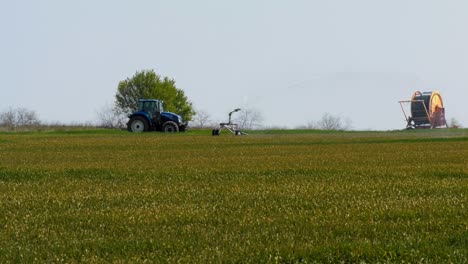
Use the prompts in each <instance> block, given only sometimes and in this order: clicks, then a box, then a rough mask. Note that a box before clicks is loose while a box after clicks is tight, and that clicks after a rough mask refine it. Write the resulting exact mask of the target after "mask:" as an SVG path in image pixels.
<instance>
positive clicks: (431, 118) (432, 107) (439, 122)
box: [399, 91, 447, 129]
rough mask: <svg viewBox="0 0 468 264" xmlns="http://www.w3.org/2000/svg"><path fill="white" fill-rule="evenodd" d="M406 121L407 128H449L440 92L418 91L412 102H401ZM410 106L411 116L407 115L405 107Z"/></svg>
mask: <svg viewBox="0 0 468 264" xmlns="http://www.w3.org/2000/svg"><path fill="white" fill-rule="evenodd" d="M399 103H400V106H401V110H403V114H404V115H405V119H406V122H407V123H406V128H408V129H411V128H438V127H447V122H446V120H445V108H444V103H443V101H442V96H441V95H440V93H439V91H433V92H420V91H416V92H415V93H414V94H413V96H412V97H411V100H409V101H399ZM408 104H409V105H410V113H411V115H407V113H406V111H405V106H406V108H407V105H408Z"/></svg>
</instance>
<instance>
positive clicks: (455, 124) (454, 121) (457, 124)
mask: <svg viewBox="0 0 468 264" xmlns="http://www.w3.org/2000/svg"><path fill="white" fill-rule="evenodd" d="M448 127H450V128H462V127H463V126H462V125H461V124H460V122H458V120H457V119H456V118H455V117H452V118H451V119H450V121H449V122H448Z"/></svg>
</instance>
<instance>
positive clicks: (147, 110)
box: [127, 99, 187, 132]
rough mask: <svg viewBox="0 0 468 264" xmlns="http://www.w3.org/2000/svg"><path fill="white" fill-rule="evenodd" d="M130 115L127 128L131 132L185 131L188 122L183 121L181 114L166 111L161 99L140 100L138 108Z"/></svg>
mask: <svg viewBox="0 0 468 264" xmlns="http://www.w3.org/2000/svg"><path fill="white" fill-rule="evenodd" d="M128 117H129V118H130V120H129V121H128V123H127V129H128V131H130V132H146V131H162V132H183V131H185V130H186V128H187V122H183V120H182V117H181V116H179V115H176V114H174V113H171V112H164V110H163V102H162V101H160V100H154V99H142V100H138V110H137V111H136V112H135V113H133V114H131V115H129V116H128Z"/></svg>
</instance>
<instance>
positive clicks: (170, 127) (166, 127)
mask: <svg viewBox="0 0 468 264" xmlns="http://www.w3.org/2000/svg"><path fill="white" fill-rule="evenodd" d="M162 131H163V132H166V133H175V132H179V126H178V125H177V124H176V123H175V122H172V121H167V122H166V123H164V124H163V127H162Z"/></svg>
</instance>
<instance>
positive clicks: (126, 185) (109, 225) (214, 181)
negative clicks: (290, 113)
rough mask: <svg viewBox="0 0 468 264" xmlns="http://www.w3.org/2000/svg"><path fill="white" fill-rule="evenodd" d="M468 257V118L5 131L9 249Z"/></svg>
mask: <svg viewBox="0 0 468 264" xmlns="http://www.w3.org/2000/svg"><path fill="white" fill-rule="evenodd" d="M145 260H149V261H151V262H182V263H191V262H196V263H206V262H242V263H244V262H251V263H259V262H260V263H263V262H293V263H294V262H299V263H300V262H303V263H314V262H319V263H322V262H325V263H328V262H331V263H339V262H369V263H376V262H391V263H394V262H398V263H399V262H412V263H414V262H423V263H424V262H429V263H447V262H454V263H466V262H468V130H437V131H435V130H434V131H406V132H403V131H395V132H317V131H306V130H304V131H257V132H255V133H253V134H251V135H249V136H242V137H234V136H230V135H227V134H224V135H221V136H220V137H212V136H211V135H210V132H209V131H192V132H188V133H185V134H177V135H174V134H171V135H168V134H162V133H145V134H131V133H127V132H125V131H105V130H90V131H69V132H66V131H64V132H40V133H0V262H7V263H8V262H12V263H16V262H38V263H43V262H120V261H124V262H127V261H128V262H144V261H145Z"/></svg>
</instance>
